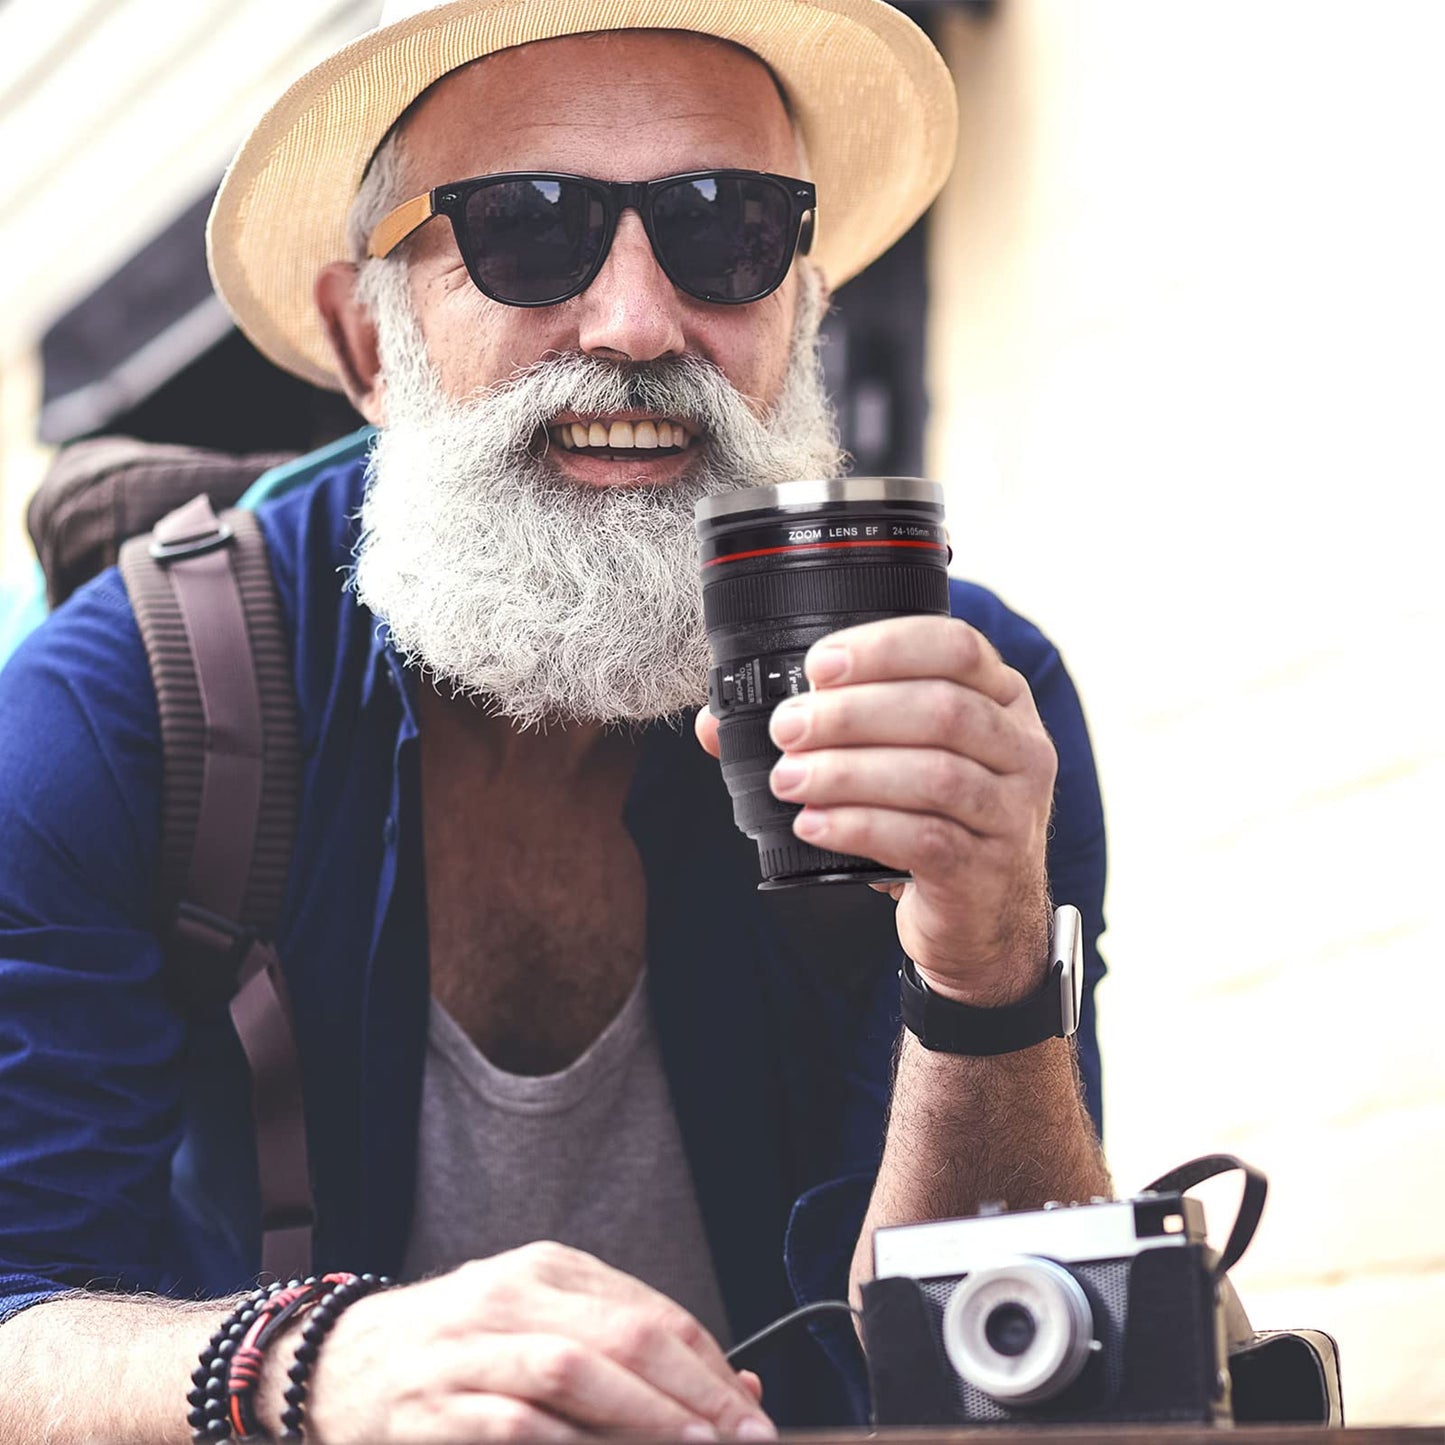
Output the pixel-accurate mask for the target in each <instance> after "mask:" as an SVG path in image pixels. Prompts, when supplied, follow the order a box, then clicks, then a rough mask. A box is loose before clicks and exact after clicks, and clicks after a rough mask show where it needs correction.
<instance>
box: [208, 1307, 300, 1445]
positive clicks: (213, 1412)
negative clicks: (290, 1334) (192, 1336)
mask: <svg viewBox="0 0 1445 1445" xmlns="http://www.w3.org/2000/svg"><path fill="white" fill-rule="evenodd" d="M280 1288H281V1286H280V1284H273V1285H268V1286H266V1287H265V1288H264V1289H254V1290H252V1291H251V1293H250V1294H248V1295H247V1296H246V1298H245V1299H243V1300H242V1301H241V1303H240V1304H238V1305H237V1306H236V1308H235V1309H234V1310H232V1311H231V1313H230V1314H229V1315H227V1316H226V1318H225V1319H224V1320H223V1321H222V1322H221V1324H220V1326H219V1327H218V1328H217V1330H216V1332H215V1334H213V1335H212V1336H211V1338H210V1340H209V1341H208V1342H207V1344H206V1348H205V1349H204V1350H202V1351H201V1359H200V1364H199V1365H197V1366H196V1368H195V1369H194V1370H192V1371H191V1386H192V1389H191V1391H190V1393H189V1394H188V1395H187V1396H186V1403H187V1405H189V1406H190V1410H189V1412H188V1413H187V1415H186V1420H187V1422H188V1423H189V1425H190V1427H191V1431H192V1434H191V1439H192V1441H193V1442H197V1445H199V1442H200V1441H203V1440H224V1439H225V1438H226V1437H227V1436H228V1435H229V1434H230V1433H231V1426H230V1424H229V1422H228V1421H227V1420H226V1409H227V1396H226V1376H227V1373H228V1369H229V1363H230V1359H231V1356H232V1355H233V1354H235V1352H236V1346H237V1345H238V1344H239V1343H240V1342H241V1338H242V1336H243V1335H244V1334H245V1333H246V1331H247V1329H248V1328H249V1327H250V1325H251V1323H252V1321H254V1320H255V1318H256V1311H257V1310H258V1309H260V1308H261V1306H262V1305H263V1304H264V1303H265V1302H266V1300H267V1299H268V1298H269V1297H270V1296H271V1295H273V1294H275V1293H276V1291H277V1290H279V1289H280Z"/></svg>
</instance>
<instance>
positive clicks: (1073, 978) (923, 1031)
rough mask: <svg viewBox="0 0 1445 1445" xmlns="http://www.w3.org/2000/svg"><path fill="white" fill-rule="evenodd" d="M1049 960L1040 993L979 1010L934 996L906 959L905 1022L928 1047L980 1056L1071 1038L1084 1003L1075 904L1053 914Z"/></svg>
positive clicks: (902, 975)
mask: <svg viewBox="0 0 1445 1445" xmlns="http://www.w3.org/2000/svg"><path fill="white" fill-rule="evenodd" d="M1049 959H1050V965H1051V966H1050V968H1049V976H1048V977H1047V978H1046V979H1045V980H1044V986H1043V987H1042V988H1041V989H1039V990H1038V992H1037V993H1033V994H1030V995H1029V997H1028V998H1021V999H1019V1000H1018V1002H1017V1003H1010V1004H1004V1005H1003V1006H1002V1007H1000V1008H976V1007H974V1005H973V1004H967V1003H957V1002H955V1001H954V1000H953V999H951V998H944V997H943V995H942V994H937V993H934V992H933V991H932V990H931V989H930V988H929V987H928V985H927V984H926V983H924V981H923V980H922V979H921V978H919V976H918V970H917V969H916V968H915V967H914V966H913V960H912V959H910V958H905V959H904V960H903V967H902V968H901V969H900V970H899V971H898V983H899V987H900V989H901V991H902V995H903V1022H904V1023H905V1024H906V1025H907V1027H908V1029H909V1032H911V1033H912V1034H914V1035H915V1036H916V1037H917V1039H918V1042H919V1043H921V1044H922V1045H923V1047H924V1048H926V1049H935V1050H937V1051H938V1052H939V1053H945V1054H967V1055H970V1056H972V1057H975V1058H987V1057H991V1056H992V1055H994V1054H1013V1053H1017V1052H1018V1051H1019V1050H1020V1049H1028V1048H1032V1047H1033V1046H1034V1045H1035V1044H1041V1043H1043V1041H1044V1040H1045V1039H1067V1038H1072V1037H1073V1036H1074V1034H1075V1033H1076V1032H1077V1030H1078V1027H1079V1009H1080V1007H1081V1005H1082V1004H1083V999H1084V930H1083V921H1082V919H1081V918H1080V917H1079V910H1078V909H1077V908H1075V907H1074V906H1073V905H1072V904H1069V903H1066V904H1064V905H1063V906H1062V907H1061V908H1056V909H1055V910H1054V925H1053V930H1052V934H1051V937H1050V940H1049Z"/></svg>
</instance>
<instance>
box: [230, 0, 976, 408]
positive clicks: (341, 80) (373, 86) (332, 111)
mask: <svg viewBox="0 0 1445 1445" xmlns="http://www.w3.org/2000/svg"><path fill="white" fill-rule="evenodd" d="M629 29H660V30H689V31H696V32H700V33H702V34H705V35H712V36H717V37H719V38H721V39H724V40H730V41H733V42H734V43H735V44H737V45H741V46H743V47H744V48H745V49H747V50H750V51H752V52H753V53H754V54H755V55H758V56H760V57H761V58H762V59H763V60H764V61H766V62H767V64H768V65H769V66H771V67H772V69H773V72H774V73H775V74H776V75H777V77H778V79H779V80H780V81H781V83H782V85H783V88H784V90H785V91H786V92H787V94H788V97H789V99H790V100H791V102H792V105H793V109H794V112H795V115H796V117H797V119H798V121H799V123H800V125H801V127H802V131H803V136H804V140H805V143H806V145H807V151H808V158H809V162H810V165H811V169H812V175H811V177H810V179H812V180H813V182H814V183H815V184H816V186H817V190H818V233H817V239H816V241H815V242H814V246H813V251H812V259H813V260H814V262H815V263H816V264H817V265H819V266H820V267H821V269H822V271H823V273H824V275H825V276H826V277H827V279H828V281H829V283H830V284H831V285H833V286H840V285H842V283H843V282H844V281H846V280H848V279H849V277H851V276H854V275H856V274H857V273H858V272H859V271H861V270H862V269H863V267H865V266H866V265H867V264H868V263H869V262H870V261H872V260H874V259H875V258H876V257H878V256H879V255H881V254H882V253H883V252H884V251H885V250H887V249H888V247H889V246H891V245H892V244H893V242H894V241H896V240H897V239H898V237H899V236H901V235H902V234H903V232H904V231H906V230H907V229H908V227H909V226H910V225H912V223H913V222H914V221H915V220H917V219H918V217H919V216H920V215H921V214H922V213H923V211H924V210H925V209H926V208H927V206H928V204H929V202H930V201H932V200H933V198H934V196H936V195H937V194H938V191H939V190H940V188H941V187H942V185H943V182H944V179H945V177H946V176H947V174H948V170H949V167H950V166H951V164H952V162H953V151H954V141H955V131H956V128H957V105H956V101H955V97H954V90H953V82H952V79H951V78H950V76H949V74H948V70H947V68H946V67H945V66H944V63H943V60H942V58H941V57H940V56H939V54H938V52H937V51H936V50H935V49H934V48H933V45H932V44H931V43H930V42H929V40H928V38H927V37H926V36H925V35H924V34H923V32H922V31H921V30H919V29H918V27H917V26H916V25H914V24H913V22H912V21H910V20H908V19H907V18H906V17H905V16H903V15H902V14H900V13H899V12H898V11H897V10H895V9H893V8H892V6H890V5H886V4H883V3H882V0H451V3H449V4H443V5H436V4H423V3H417V0H402V3H396V0H393V3H390V4H388V5H387V6H386V8H385V9H384V10H383V12H382V21H381V24H380V25H379V26H378V27H377V28H376V29H375V30H372V31H369V32H368V33H366V34H365V35H362V36H360V37H359V38H358V39H356V40H354V41H352V42H351V43H350V44H349V45H346V46H344V47H343V48H342V49H340V50H338V51H337V52H336V53H335V54H334V55H332V56H330V57H329V58H328V59H326V60H324V61H322V63H321V64H320V65H318V66H316V67H315V68H314V69H313V70H310V71H308V72H307V73H306V74H305V75H303V76H302V77H301V78H300V79H299V80H298V81H297V82H296V83H295V84H294V85H292V87H291V88H290V89H289V90H288V91H287V92H286V94H285V95H283V96H282V97H281V99H280V100H279V101H277V102H276V104H275V105H273V106H272V107H271V109H270V110H269V111H267V113H266V114H265V115H264V116H262V117H261V120H260V121H259V122H258V124H257V125H256V127H255V129H254V130H252V132H251V134H250V135H249V136H248V137H247V138H246V140H245V141H244V142H243V143H242V145H241V148H240V150H239V151H238V152H237V153H236V158H235V159H234V160H233V161H232V162H231V165H230V168H229V169H228V170H227V172H226V176H225V179H224V180H223V181H222V183H221V188H220V190H219V192H217V195H216V201H215V205H214V206H213V207H212V209H211V218H210V224H209V226H208V227H207V233H206V240H207V250H208V253H209V257H210V264H211V275H212V278H213V280H214V281H215V285H216V290H217V292H218V293H219V295H220V297H221V299H222V300H223V301H224V302H225V303H226V305H227V307H228V308H229V309H230V311H231V314H232V316H234V317H235V319H236V324H237V325H238V326H239V327H240V328H241V330H242V331H244V332H245V333H246V335H247V336H249V337H250V338H251V340H252V341H253V342H254V343H255V344H256V345H257V346H258V347H259V348H260V349H261V350H262V351H263V352H265V354H266V355H267V356H269V357H270V358H271V360H272V361H274V362H276V363H277V364H278V365H279V366H282V367H285V368H286V370H288V371H291V372H294V373H295V374H296V375H297V376H300V377H303V378H304V379H305V380H307V381H311V382H315V383H316V384H318V385H320V386H326V387H332V388H337V387H339V383H338V381H337V379H336V376H335V373H334V371H333V363H332V357H331V350H330V347H329V345H328V344H327V341H326V337H325V334H324V332H323V330H322V327H321V324H320V320H319V318H318V316H317V314H316V309H315V306H314V304H313V301H312V286H313V283H314V281H315V278H316V274H317V272H318V271H320V269H321V268H322V267H323V266H324V265H326V264H327V263H328V262H330V261H336V260H342V259H348V250H347V243H346V234H345V232H346V226H345V220H346V212H347V208H348V207H349V206H350V204H351V201H352V198H353V197H354V196H355V194H356V190H357V187H358V186H359V185H360V183H361V178H362V175H363V174H364V172H365V170H366V166H367V163H368V161H369V160H370V159H371V155H372V152H373V151H375V149H376V147H377V146H378V145H379V144H380V143H381V141H382V139H383V137H384V136H385V135H386V133H387V131H388V130H389V129H390V128H391V126H392V124H393V122H394V121H395V120H396V119H397V117H398V116H400V115H401V114H402V112H403V111H404V110H405V109H406V108H407V106H408V105H410V104H411V102H412V101H413V100H415V99H416V97H417V96H419V95H420V94H421V93H422V91H424V90H425V89H426V88H427V87H428V86H429V85H431V84H432V83H433V82H434V81H436V80H439V79H440V78H441V77H442V76H443V75H445V74H446V73H447V72H448V71H450V70H454V69H455V68H456V67H457V66H459V65H465V64H466V63H467V62H468V61H471V60H478V59H480V58H481V57H482V56H485V55H490V54H492V53H493V52H494V51H498V50H505V49H507V48H508V47H510V46H514V45H523V44H526V43H527V42H529V41H534V40H546V39H553V38H555V37H557V36H561V35H575V34H580V33H584V32H587V31H597V30H629Z"/></svg>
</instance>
